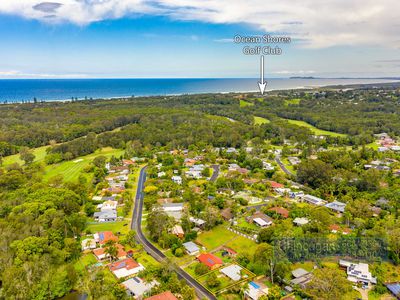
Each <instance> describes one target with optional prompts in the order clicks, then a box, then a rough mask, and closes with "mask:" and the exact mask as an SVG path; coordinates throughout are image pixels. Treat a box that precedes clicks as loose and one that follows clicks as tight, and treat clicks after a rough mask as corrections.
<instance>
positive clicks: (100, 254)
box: [93, 244, 127, 260]
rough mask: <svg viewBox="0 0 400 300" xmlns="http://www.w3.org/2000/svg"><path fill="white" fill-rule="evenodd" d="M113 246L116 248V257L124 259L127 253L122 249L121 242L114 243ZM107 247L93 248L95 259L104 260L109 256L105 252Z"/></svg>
mask: <svg viewBox="0 0 400 300" xmlns="http://www.w3.org/2000/svg"><path fill="white" fill-rule="evenodd" d="M115 247H116V248H117V250H118V252H117V258H118V259H119V260H120V259H125V258H126V256H127V253H126V251H125V249H124V246H122V245H121V244H115ZM106 249H107V247H102V248H97V249H94V250H93V254H94V256H96V258H97V260H104V259H107V258H109V257H110V255H109V254H108V253H107V252H106Z"/></svg>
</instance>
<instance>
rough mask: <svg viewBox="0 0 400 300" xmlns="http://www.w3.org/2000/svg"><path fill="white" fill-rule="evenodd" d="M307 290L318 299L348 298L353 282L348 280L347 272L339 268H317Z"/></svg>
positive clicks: (339, 299)
mask: <svg viewBox="0 0 400 300" xmlns="http://www.w3.org/2000/svg"><path fill="white" fill-rule="evenodd" d="M307 290H308V292H309V293H310V294H311V295H314V296H315V297H316V298H317V299H321V300H331V299H337V300H342V299H347V298H346V297H347V296H346V294H347V293H349V292H351V291H352V284H351V282H350V281H348V280H347V278H346V276H345V273H344V272H343V271H341V270H339V269H331V268H323V269H318V270H315V271H314V273H313V279H312V280H311V282H310V283H309V284H308V286H307Z"/></svg>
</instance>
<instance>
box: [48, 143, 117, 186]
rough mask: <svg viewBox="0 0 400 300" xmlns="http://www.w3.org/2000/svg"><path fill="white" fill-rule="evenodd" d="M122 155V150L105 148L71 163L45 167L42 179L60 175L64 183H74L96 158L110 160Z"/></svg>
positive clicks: (65, 162) (66, 162)
mask: <svg viewBox="0 0 400 300" xmlns="http://www.w3.org/2000/svg"><path fill="white" fill-rule="evenodd" d="M123 153H124V150H120V149H113V148H109V147H107V148H103V149H101V150H97V151H96V152H95V153H93V154H89V155H86V156H82V157H79V158H76V159H74V160H71V161H64V162H61V163H59V164H55V165H49V166H46V169H45V175H44V179H49V178H51V177H54V176H56V175H62V176H63V177H64V181H76V180H77V179H78V177H79V175H80V174H81V173H82V171H83V169H84V168H85V167H87V166H88V165H89V164H90V162H91V161H92V160H93V159H95V158H96V157H97V156H100V155H102V156H105V157H107V158H110V157H111V156H113V155H114V156H115V157H119V156H121V155H122V154H123Z"/></svg>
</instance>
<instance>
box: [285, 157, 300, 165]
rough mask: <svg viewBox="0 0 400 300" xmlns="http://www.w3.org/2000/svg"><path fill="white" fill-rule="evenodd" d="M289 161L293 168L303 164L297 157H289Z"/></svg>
mask: <svg viewBox="0 0 400 300" xmlns="http://www.w3.org/2000/svg"><path fill="white" fill-rule="evenodd" d="M288 161H289V162H290V164H291V165H292V166H296V165H298V164H300V163H301V160H300V159H299V158H298V157H297V156H289V157H288Z"/></svg>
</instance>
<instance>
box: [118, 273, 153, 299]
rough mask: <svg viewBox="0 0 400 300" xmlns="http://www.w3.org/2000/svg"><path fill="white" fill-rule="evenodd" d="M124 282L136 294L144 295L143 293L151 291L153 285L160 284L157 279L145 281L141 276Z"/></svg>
mask: <svg viewBox="0 0 400 300" xmlns="http://www.w3.org/2000/svg"><path fill="white" fill-rule="evenodd" d="M122 284H123V285H124V286H125V287H126V288H127V289H128V290H129V291H130V292H131V293H132V294H134V295H135V296H137V297H138V296H142V295H143V294H145V293H147V292H149V291H150V290H151V288H152V287H154V286H156V285H158V284H159V283H158V282H157V281H155V280H153V281H152V282H144V281H143V280H142V279H140V278H139V277H133V278H130V279H128V280H126V281H124V282H122Z"/></svg>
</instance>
